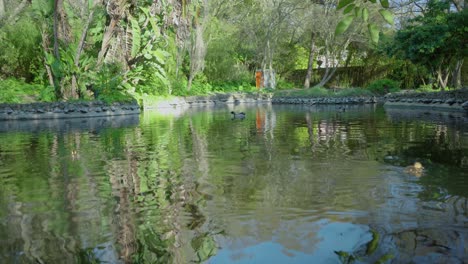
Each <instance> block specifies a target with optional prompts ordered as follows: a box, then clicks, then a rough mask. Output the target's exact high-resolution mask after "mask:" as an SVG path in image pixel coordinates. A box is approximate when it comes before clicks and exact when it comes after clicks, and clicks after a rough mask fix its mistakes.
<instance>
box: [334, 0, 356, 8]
mask: <svg viewBox="0 0 468 264" xmlns="http://www.w3.org/2000/svg"><path fill="white" fill-rule="evenodd" d="M352 2H354V0H340V2H338V6H337V7H336V8H337V9H338V10H339V9H341V8H343V7H345V6H347V5H349V4H351V3H352Z"/></svg>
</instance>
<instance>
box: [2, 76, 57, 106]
mask: <svg viewBox="0 0 468 264" xmlns="http://www.w3.org/2000/svg"><path fill="white" fill-rule="evenodd" d="M43 89H44V87H42V86H41V85H38V84H29V83H25V82H24V81H20V80H16V79H6V80H0V102H1V103H26V102H28V103H30V102H32V101H36V100H38V97H39V100H40V99H41V98H40V94H41V92H42V91H43ZM54 98H55V96H54Z"/></svg>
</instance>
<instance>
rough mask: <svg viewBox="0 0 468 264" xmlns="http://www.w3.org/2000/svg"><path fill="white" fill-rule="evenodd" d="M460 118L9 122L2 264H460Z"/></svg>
mask: <svg viewBox="0 0 468 264" xmlns="http://www.w3.org/2000/svg"><path fill="white" fill-rule="evenodd" d="M233 110H234V111H237V112H238V111H243V112H245V113H246V117H245V118H244V119H238V118H236V119H232V118H231V114H230V112H231V111H233ZM467 120H468V119H467V117H466V116H464V115H463V114H457V113H437V112H435V113H431V112H428V111H413V110H411V111H410V110H404V111H401V110H398V109H397V110H395V109H386V108H384V107H382V106H380V105H362V106H345V107H342V106H322V107H319V106H287V105H232V106H226V107H217V108H200V109H194V108H192V109H187V110H178V111H176V110H173V111H167V112H163V111H155V112H145V113H143V114H141V115H140V116H124V117H119V118H114V119H99V118H95V119H73V120H50V121H45V120H43V121H16V122H3V123H0V126H1V128H0V263H190V262H205V263H353V262H355V263H376V262H378V261H381V262H382V263H385V262H387V263H402V262H403V263H408V262H414V263H463V262H467V261H468V122H467ZM415 162H420V163H421V164H422V166H423V167H424V168H423V169H419V168H414V167H408V166H411V165H412V164H414V163H415Z"/></svg>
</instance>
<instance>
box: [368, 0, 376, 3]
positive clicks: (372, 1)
mask: <svg viewBox="0 0 468 264" xmlns="http://www.w3.org/2000/svg"><path fill="white" fill-rule="evenodd" d="M369 1H370V2H371V3H373V4H375V3H377V0H369Z"/></svg>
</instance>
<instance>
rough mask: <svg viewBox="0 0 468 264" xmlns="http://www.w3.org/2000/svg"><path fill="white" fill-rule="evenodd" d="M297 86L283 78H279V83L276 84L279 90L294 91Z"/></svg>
mask: <svg viewBox="0 0 468 264" xmlns="http://www.w3.org/2000/svg"><path fill="white" fill-rule="evenodd" d="M295 86H296V85H294V83H292V82H288V81H286V80H285V79H283V78H278V83H277V84H276V87H277V89H278V90H283V89H293V88H294V87H295Z"/></svg>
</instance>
